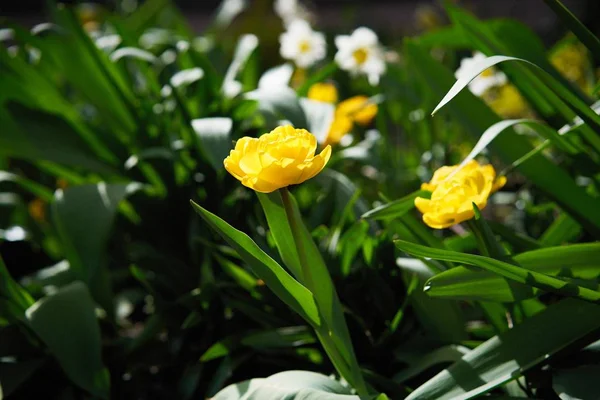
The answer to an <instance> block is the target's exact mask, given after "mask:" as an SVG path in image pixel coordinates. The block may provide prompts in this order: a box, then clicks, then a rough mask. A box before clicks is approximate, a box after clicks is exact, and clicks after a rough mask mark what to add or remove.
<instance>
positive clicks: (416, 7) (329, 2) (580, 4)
mask: <svg viewBox="0 0 600 400" xmlns="http://www.w3.org/2000/svg"><path fill="white" fill-rule="evenodd" d="M271 1H272V0H249V2H250V4H251V5H252V3H254V2H260V3H264V2H271ZM454 2H455V3H459V4H460V5H461V6H463V7H464V8H467V9H470V10H472V11H473V12H474V13H475V14H477V15H478V16H479V17H482V18H491V17H511V18H516V19H518V20H520V21H522V22H524V23H526V24H527V25H529V26H530V27H531V28H533V29H534V30H535V31H536V32H537V33H538V34H540V35H541V36H542V38H543V39H544V41H545V42H547V43H552V42H553V41H556V40H557V39H559V38H560V37H562V35H563V34H564V33H565V29H564V27H563V26H562V25H561V23H560V22H559V21H558V20H557V18H556V16H555V15H554V14H553V13H552V11H551V10H550V9H549V8H548V7H547V6H546V5H545V4H544V1H543V0H454ZM64 3H79V2H74V1H64ZM95 3H98V4H102V5H104V6H106V7H107V8H111V7H113V6H114V4H115V2H114V0H113V1H96V2H95ZM175 3H176V4H177V5H178V6H179V8H180V9H181V10H182V11H183V12H184V14H185V15H186V17H187V18H188V20H189V21H190V25H191V26H192V28H193V29H194V31H196V32H197V33H201V32H202V30H203V29H204V27H206V25H207V23H208V21H210V19H211V16H212V14H213V13H214V11H215V9H216V8H217V7H218V5H219V4H220V0H175ZM302 3H303V4H305V5H307V6H308V7H309V8H310V9H311V10H313V11H315V12H316V15H317V16H318V22H319V26H321V27H323V28H325V29H336V28H341V27H342V26H343V27H346V26H347V25H348V19H350V20H352V21H353V22H354V23H355V24H357V25H358V24H365V25H367V26H370V27H372V28H374V29H375V30H377V31H379V32H381V33H382V34H398V33H400V34H410V33H411V32H413V31H415V30H417V29H418V26H416V25H418V24H417V23H416V20H417V18H416V15H417V14H418V13H419V12H420V11H422V10H424V9H428V10H430V9H432V10H434V11H436V12H437V13H438V14H439V15H440V17H441V18H442V20H443V11H442V9H441V6H440V3H441V1H439V0H312V1H302ZM563 3H564V4H565V5H567V6H568V7H569V9H570V10H571V11H572V12H573V13H574V14H575V15H577V16H578V17H579V18H580V19H581V20H582V21H583V22H584V23H585V24H586V25H587V26H588V27H589V28H590V29H591V30H592V31H593V32H594V33H600V32H599V29H600V0H563ZM47 4H48V1H47V0H18V1H15V0H0V16H1V17H9V18H10V19H11V20H16V21H18V22H21V23H23V24H26V25H33V24H35V23H39V22H43V21H45V20H46V18H45V15H46V11H45V10H46V8H47Z"/></svg>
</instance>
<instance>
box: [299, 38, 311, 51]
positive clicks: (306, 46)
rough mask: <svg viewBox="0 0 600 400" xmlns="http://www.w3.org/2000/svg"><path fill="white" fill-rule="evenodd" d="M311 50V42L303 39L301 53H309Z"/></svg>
mask: <svg viewBox="0 0 600 400" xmlns="http://www.w3.org/2000/svg"><path fill="white" fill-rule="evenodd" d="M309 51H310V42H309V41H308V40H303V41H301V42H300V53H308V52H309Z"/></svg>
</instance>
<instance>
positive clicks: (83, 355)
mask: <svg viewBox="0 0 600 400" xmlns="http://www.w3.org/2000/svg"><path fill="white" fill-rule="evenodd" d="M94 310H95V305H94V301H93V300H92V297H91V296H90V293H89V291H88V289H87V287H86V286H85V285H84V284H83V283H82V282H74V283H72V284H70V285H68V286H65V287H62V288H61V289H59V290H58V292H56V293H55V294H53V295H50V296H47V297H44V298H42V299H41V300H39V301H37V302H36V303H35V304H33V305H32V306H31V307H29V308H28V309H27V312H26V315H27V319H28V320H29V322H30V325H31V328H32V329H33V331H34V332H35V333H36V334H37V335H38V336H39V338H40V339H41V340H42V341H43V342H44V343H45V344H46V346H48V350H50V353H52V355H53V356H54V357H56V359H57V361H58V363H59V364H60V366H61V367H62V369H63V370H64V371H65V373H66V374H67V376H68V377H69V378H70V379H71V380H72V381H73V382H74V383H75V384H77V385H78V386H80V387H81V388H83V389H85V390H87V391H88V392H90V393H92V394H93V395H95V396H98V397H100V398H104V399H106V398H108V396H109V385H110V381H109V376H108V370H106V369H105V368H104V365H103V364H102V357H101V348H102V343H101V339H100V328H99V326H98V321H97V320H96V314H95V311H94Z"/></svg>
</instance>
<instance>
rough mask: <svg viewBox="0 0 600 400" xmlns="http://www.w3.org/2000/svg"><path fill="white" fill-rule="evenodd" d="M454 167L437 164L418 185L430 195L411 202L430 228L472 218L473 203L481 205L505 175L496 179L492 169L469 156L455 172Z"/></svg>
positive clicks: (499, 186) (504, 179)
mask: <svg viewBox="0 0 600 400" xmlns="http://www.w3.org/2000/svg"><path fill="white" fill-rule="evenodd" d="M457 167H458V166H457V165H454V166H444V167H441V168H440V169H438V170H437V171H436V172H435V173H434V174H433V177H432V179H431V181H430V182H429V183H424V184H423V185H421V188H422V189H424V190H430V191H431V192H432V193H431V199H425V198H422V197H417V198H415V206H416V207H417V209H418V210H419V211H420V212H421V213H423V221H424V222H425V223H426V224H427V225H429V226H430V227H431V228H434V229H443V228H448V227H450V226H452V225H455V224H458V223H461V222H463V221H467V220H469V219H471V218H473V217H474V216H475V213H474V211H473V203H475V205H477V207H478V208H479V209H480V210H481V209H483V208H485V206H486V205H487V201H488V198H489V197H490V195H491V194H492V193H494V192H495V191H496V190H498V189H500V188H501V187H502V186H504V184H505V183H506V177H503V176H502V177H498V178H497V179H496V171H495V170H494V167H493V166H492V165H489V164H488V165H483V166H482V165H480V164H479V163H478V162H477V161H474V160H471V161H470V162H469V163H467V164H466V165H465V166H464V167H463V168H462V169H460V170H459V171H458V172H456V168H457ZM451 174H452V175H451Z"/></svg>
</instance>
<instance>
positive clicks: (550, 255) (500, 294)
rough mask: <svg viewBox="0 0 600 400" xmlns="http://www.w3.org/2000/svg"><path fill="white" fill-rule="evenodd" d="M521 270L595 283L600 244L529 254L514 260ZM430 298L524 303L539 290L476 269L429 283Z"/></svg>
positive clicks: (458, 271) (455, 272) (456, 270)
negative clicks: (517, 284) (593, 281)
mask: <svg viewBox="0 0 600 400" xmlns="http://www.w3.org/2000/svg"><path fill="white" fill-rule="evenodd" d="M513 258H514V261H515V262H516V263H517V264H518V265H520V266H521V267H523V268H525V269H527V270H532V271H535V272H537V273H540V274H545V275H551V276H560V277H564V278H577V279H584V280H591V279H596V278H598V275H599V274H598V268H599V266H600V261H596V260H600V244H598V243H589V244H577V245H571V246H560V247H550V248H543V249H539V250H533V251H528V252H525V253H521V254H518V255H516V256H514V257H513ZM428 288H429V289H428V292H427V293H428V294H429V295H430V296H433V297H444V298H452V299H462V300H488V301H499V302H513V301H520V300H524V299H527V298H530V297H532V296H535V295H536V294H539V293H540V291H539V290H535V289H534V290H530V289H529V290H528V288H526V287H524V286H523V287H519V286H515V284H514V282H512V283H511V282H509V281H507V280H506V279H504V278H502V277H501V276H499V275H497V274H495V273H491V272H485V271H477V270H473V269H472V268H465V267H457V268H453V269H451V270H448V271H444V272H442V273H440V274H438V275H436V276H434V277H432V278H431V279H429V281H428Z"/></svg>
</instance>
